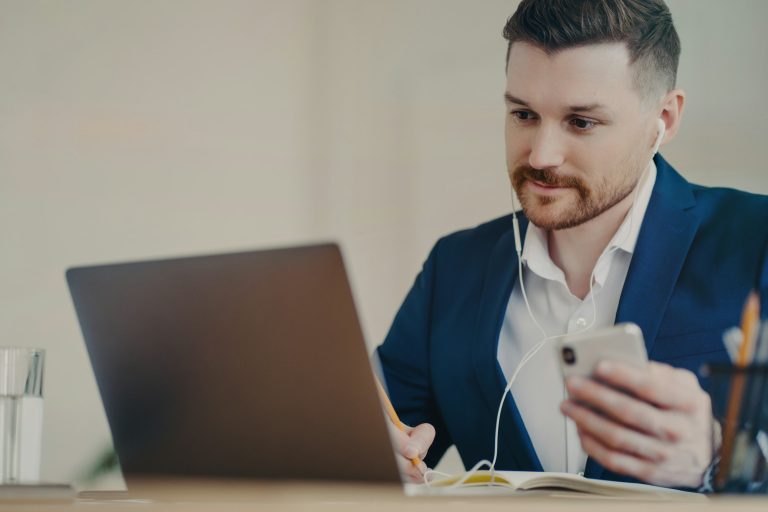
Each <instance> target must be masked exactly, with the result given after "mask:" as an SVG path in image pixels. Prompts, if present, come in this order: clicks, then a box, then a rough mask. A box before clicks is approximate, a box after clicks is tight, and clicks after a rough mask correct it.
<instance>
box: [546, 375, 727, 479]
mask: <svg viewBox="0 0 768 512" xmlns="http://www.w3.org/2000/svg"><path fill="white" fill-rule="evenodd" d="M595 377H596V378H597V379H599V381H597V380H595V379H585V378H578V377H572V378H570V379H568V381H567V382H566V386H567V388H568V393H569V395H570V399H568V400H565V401H563V403H562V404H561V406H560V410H561V411H562V412H563V414H565V415H566V416H568V417H569V418H571V419H572V420H573V421H574V422H575V423H576V428H577V429H578V432H579V438H580V440H581V446H582V448H583V449H584V451H585V452H586V453H587V454H588V455H590V456H591V457H593V458H594V459H595V460H597V461H598V462H599V463H600V464H602V465H603V467H605V468H606V469H609V470H611V471H615V472H617V473H622V474H625V475H629V476H633V477H635V478H637V479H639V480H643V481H645V482H648V483H651V484H654V485H662V486H669V487H698V486H699V485H700V484H701V481H702V477H703V474H704V472H705V471H706V469H707V466H708V465H709V464H710V462H711V460H712V455H713V454H712V448H713V447H712V444H713V442H712V439H713V437H712V435H713V432H712V428H713V427H712V425H713V419H712V404H711V401H710V398H709V395H708V394H707V393H706V392H704V390H702V389H701V387H700V386H699V382H698V380H697V379H696V376H695V375H694V374H693V373H691V372H689V371H688V370H683V369H678V368H673V367H672V366H669V365H666V364H662V363H657V362H650V363H649V364H648V365H647V366H646V367H644V368H637V367H635V366H630V365H627V364H623V363H619V362H608V361H602V362H601V363H600V364H599V365H598V367H597V370H596V372H595ZM622 391H623V392H622Z"/></svg>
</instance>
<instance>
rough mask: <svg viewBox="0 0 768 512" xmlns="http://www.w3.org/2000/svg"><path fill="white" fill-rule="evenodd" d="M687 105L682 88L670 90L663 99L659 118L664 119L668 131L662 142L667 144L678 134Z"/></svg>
mask: <svg viewBox="0 0 768 512" xmlns="http://www.w3.org/2000/svg"><path fill="white" fill-rule="evenodd" d="M684 106H685V92H684V91H683V90H682V89H674V90H672V91H669V92H668V93H667V94H666V95H665V96H664V99H662V101H661V114H659V118H660V119H661V120H662V121H664V124H665V125H666V127H667V132H666V134H665V135H664V139H662V141H661V143H662V144H666V143H667V142H669V141H671V140H672V139H674V138H675V135H677V130H678V129H679V128H680V123H681V121H682V119H683V107H684Z"/></svg>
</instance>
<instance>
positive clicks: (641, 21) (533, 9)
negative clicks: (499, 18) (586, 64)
mask: <svg viewBox="0 0 768 512" xmlns="http://www.w3.org/2000/svg"><path fill="white" fill-rule="evenodd" d="M504 39H506V40H507V41H509V45H508V46H507V62H509V51H510V49H511V48H512V45H513V44H514V43H515V42H518V41H520V42H527V43H530V44H532V45H534V46H537V47H539V48H541V49H543V50H544V51H546V52H547V53H556V52H558V51H560V50H563V49H566V48H574V47H578V46H586V45H589V44H598V43H619V42H623V43H625V44H626V45H627V49H628V50H629V63H630V65H634V66H635V86H636V87H637V89H638V90H639V91H640V93H641V94H646V95H651V94H653V93H661V92H662V89H663V92H668V91H671V90H672V89H674V88H675V83H676V81H677V65H678V62H679V60H680V39H679V38H678V36H677V31H676V30H675V26H674V24H673V23H672V15H671V14H670V12H669V8H668V7H667V5H666V4H665V3H664V1H663V0H522V2H520V5H519V6H518V7H517V11H515V14H513V15H512V17H511V18H509V20H507V24H506V26H505V27H504Z"/></svg>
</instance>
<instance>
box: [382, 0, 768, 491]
mask: <svg viewBox="0 0 768 512" xmlns="http://www.w3.org/2000/svg"><path fill="white" fill-rule="evenodd" d="M504 36H505V38H506V39H507V40H508V41H509V46H508V54H507V84H506V91H505V94H504V98H505V103H506V108H507V117H506V134H505V136H506V156H507V169H508V172H509V176H510V181H511V183H512V186H513V188H514V190H515V192H516V194H517V197H518V198H519V200H520V204H521V206H522V212H519V213H518V214H517V215H518V217H519V219H520V229H521V232H522V235H521V237H522V248H520V247H516V243H515V237H514V233H513V222H512V218H511V216H506V217H502V218H500V219H496V220H493V221H491V222H488V223H486V224H483V225H480V226H478V227H476V228H474V229H470V230H466V231H462V232H458V233H454V234H452V235H449V236H447V237H444V238H443V239H441V240H440V241H438V242H437V244H436V245H435V247H434V249H433V250H432V252H431V253H430V255H429V258H428V259H427V261H426V263H425V264H424V267H423V270H422V272H421V273H420V274H419V276H418V277H417V278H416V282H415V283H414V285H413V288H412V289H411V290H410V292H409V293H408V296H407V297H406V299H405V301H404V303H403V305H402V306H401V308H400V310H399V312H398V314H397V316H396V318H395V320H394V323H393V325H392V328H391V330H390V332H389V334H388V335H387V337H386V339H385V341H384V343H383V344H382V345H381V346H380V347H379V348H378V356H379V359H380V361H381V364H382V367H383V371H384V375H385V377H386V381H387V385H388V388H389V392H390V395H391V399H392V401H393V403H394V405H395V408H396V409H397V412H398V413H399V414H400V415H401V418H402V420H403V421H404V422H405V423H407V424H409V425H415V427H413V428H410V429H409V430H408V432H407V433H402V434H399V435H398V438H397V444H398V447H397V449H398V452H399V459H400V462H401V467H402V468H403V471H405V472H406V473H407V474H408V476H409V477H410V478H412V479H414V480H418V479H419V478H420V475H421V473H423V471H425V470H426V466H428V465H429V466H431V465H433V464H435V463H436V462H437V461H438V460H439V459H440V457H441V456H442V455H443V453H444V452H445V450H446V449H447V448H448V447H449V446H451V445H452V444H455V445H456V447H457V449H458V451H459V454H460V456H461V458H462V461H463V463H464V465H465V466H466V467H468V468H469V467H471V466H473V465H474V464H475V463H476V462H478V461H480V460H483V459H491V458H492V457H493V455H494V441H495V436H494V427H495V421H496V412H497V408H498V407H499V402H500V400H501V398H502V392H503V390H504V387H505V384H506V382H507V380H508V379H509V378H510V377H511V374H512V373H513V372H514V370H515V368H516V367H517V366H518V365H519V364H520V361H521V359H522V358H523V357H524V355H525V354H526V353H527V352H528V351H529V350H530V349H531V348H532V347H533V346H535V345H536V344H537V343H539V342H541V340H542V339H543V338H544V337H545V336H544V334H546V336H554V335H559V334H564V333H568V332H578V331H581V330H584V329H595V328H599V327H606V326H610V325H613V324H614V323H619V322H634V323H637V324H638V325H639V326H640V327H641V329H642V331H643V335H644V338H645V343H646V348H647V350H648V354H649V357H650V359H651V360H652V362H651V363H649V364H648V365H647V367H645V368H643V369H636V368H632V367H629V366H626V365H622V364H619V363H617V362H611V361H605V362H604V364H602V365H601V366H600V367H599V370H598V372H597V377H599V382H598V381H597V380H592V379H574V380H571V381H569V382H568V383H567V394H568V395H570V397H571V399H565V397H566V396H567V395H566V389H564V388H563V384H562V382H561V379H560V376H559V372H558V369H557V363H556V359H555V353H554V351H553V350H552V348H551V345H550V346H548V347H544V349H542V350H541V351H539V352H538V353H537V354H536V355H535V356H534V357H533V358H532V359H531V360H530V361H529V362H528V363H526V364H525V366H523V367H522V369H521V370H520V373H519V375H518V376H517V379H516V380H515V382H514V384H513V386H512V388H511V397H509V398H508V401H507V406H506V407H505V408H504V409H503V411H502V416H501V430H500V435H499V439H498V443H499V446H498V460H497V464H496V467H497V469H507V470H527V471H535V470H547V471H569V472H584V474H585V475H586V476H587V477H592V478H603V479H612V480H625V481H637V480H639V481H644V482H649V483H652V484H657V485H664V486H671V487H680V488H698V487H700V486H701V485H702V483H703V481H704V476H705V473H706V472H707V469H708V468H711V464H712V463H713V461H715V460H716V453H717V448H718V446H717V445H718V440H717V436H716V435H715V434H716V433H715V432H714V431H715V430H716V429H715V428H713V425H714V422H713V419H712V409H711V403H710V399H709V396H708V395H707V393H706V392H705V391H704V390H703V389H702V382H701V381H700V380H699V379H698V378H697V376H696V373H695V372H697V371H698V369H699V367H700V366H701V364H702V363H704V362H712V361H726V360H727V357H726V353H725V350H724V347H723V345H722V341H721V336H722V333H723V331H724V330H725V329H727V328H728V327H731V326H733V325H736V324H738V322H739V318H740V312H741V308H742V305H743V303H744V300H745V298H746V296H747V294H748V292H749V291H750V290H751V289H758V290H760V291H762V298H763V305H764V307H763V310H764V311H765V310H766V309H768V308H766V307H765V305H766V299H767V298H768V258H767V257H766V248H767V247H768V198H766V197H762V196H757V195H752V194H747V193H744V192H739V191H734V190H728V189H711V188H705V187H701V186H697V185H691V184H689V183H688V182H687V181H685V179H683V178H682V177H681V176H680V175H679V174H678V173H677V172H676V171H675V170H674V169H673V168H672V167H671V166H670V165H669V164H668V163H667V162H666V161H665V160H664V159H663V158H662V157H661V156H659V155H656V156H655V157H654V153H655V151H654V146H655V145H658V144H656V142H657V140H658V142H659V143H662V144H665V143H667V142H669V141H670V140H672V139H673V138H674V136H675V134H676V133H677V131H678V129H679V128H680V123H681V119H682V113H683V107H684V104H685V95H684V93H683V91H682V90H680V89H677V88H675V80H676V72H677V64H678V57H679V53H680V44H679V40H678V37H677V33H676V31H675V28H674V25H673V23H672V19H671V15H670V13H669V10H668V8H667V6H666V5H665V4H664V2H663V1H662V0H602V1H589V0H557V1H554V0H523V1H522V3H521V4H520V5H519V7H518V9H517V11H516V13H515V14H514V15H513V16H512V18H510V20H509V21H508V23H507V25H506V27H505V29H504ZM518 245H519V244H518ZM518 249H520V252H518ZM518 254H520V258H521V261H519V258H518ZM518 269H521V271H522V274H521V275H520V274H519V270H518ZM529 309H530V311H529ZM537 324H539V325H541V327H542V329H543V331H544V332H543V333H542V332H540V330H539V328H538V326H537ZM565 418H569V419H570V421H566V420H565ZM414 456H419V457H421V458H423V459H424V461H425V464H426V465H421V466H419V467H416V466H413V465H412V464H410V463H409V462H408V461H409V459H410V458H412V457H414Z"/></svg>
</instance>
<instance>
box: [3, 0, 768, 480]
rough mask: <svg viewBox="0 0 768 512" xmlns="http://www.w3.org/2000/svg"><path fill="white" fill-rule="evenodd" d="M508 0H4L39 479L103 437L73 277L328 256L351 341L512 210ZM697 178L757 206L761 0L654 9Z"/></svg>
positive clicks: (77, 462) (7, 127)
mask: <svg viewBox="0 0 768 512" xmlns="http://www.w3.org/2000/svg"><path fill="white" fill-rule="evenodd" d="M515 5H516V2H514V1H501V0H485V1H483V2H468V1H458V0H418V1H416V0H393V1H388V2H383V1H376V2H374V1H357V0H291V1H277V0H269V1H268V0H260V1H235V0H227V1H217V2H214V1H212V0H211V1H207V2H203V1H188V0H165V1H161V2H156V1H149V0H140V1H132V2H119V1H116V0H108V1H107V0H102V1H98V0H71V1H69V2H66V3H65V2H57V1H54V0H48V1H30V0H14V1H10V0H0V73H2V80H0V344H3V345H11V344H13V345H28V346H32V345H35V346H42V347H44V348H46V349H48V353H49V354H48V367H47V369H46V421H45V434H44V444H45V455H44V467H43V473H44V477H45V478H46V479H50V480H69V479H73V478H74V479H77V478H79V476H80V475H81V474H82V472H83V471H84V470H85V468H86V467H87V466H89V465H90V464H91V463H92V460H93V458H94V457H96V456H97V454H98V453H99V452H101V451H102V450H103V449H104V447H105V446H108V445H109V433H108V430H107V426H106V421H105V419H104V415H103V412H102V409H101V404H100V402H99V398H98V393H97V390H96V387H95V384H94V381H93V377H92V374H91V370H90V367H89V363H88V360H87V356H86V354H85V351H84V348H83V344H82V341H81V337H80V333H79V329H78V326H77V323H76V320H75V317H74V313H73V311H72V307H71V303H70V300H69V296H68V293H67V290H66V286H65V283H64V278H63V271H64V269H65V268H66V267H68V266H71V265H74V264H83V263H92V262H105V261H114V260H126V259H134V258H147V257H154V256H161V255H162V256H168V255H178V254H192V253H198V252H211V251H224V250H230V249H242V248H251V247H264V246H274V245H280V244H293V243H301V242H305V241H311V240H319V239H326V238H334V239H338V240H341V242H342V244H343V246H344V248H345V250H346V255H347V259H348V264H349V267H350V271H351V274H352V278H353V283H354V287H355V290H356V294H357V299H358V305H359V307H360V310H361V311H360V313H361V316H362V318H363V322H364V325H365V330H366V334H367V337H368V341H369V344H370V345H371V347H372V346H374V345H375V344H376V343H378V342H379V341H380V340H381V339H382V338H383V336H384V334H385V333H386V329H387V327H388V325H389V322H390V321H391V319H392V316H393V315H394V312H395V310H396V308H397V307H398V305H399V302H400V301H401V300H402V297H403V295H404V294H405V292H406V291H407V288H408V286H409V285H410V283H411V281H412V279H413V277H414V275H415V273H416V272H417V270H418V268H419V266H420V264H421V261H422V260H423V258H424V257H425V255H426V252H427V251H428V249H429V247H430V246H431V244H432V243H433V242H434V240H435V239H436V238H437V237H438V236H439V235H441V234H444V233H446V232H449V231H452V230H455V229H458V228H461V227H466V226H470V225H474V224H476V223H478V222H481V221H482V220H484V219H488V218H491V217H493V216H497V215H501V214H503V213H505V212H506V211H507V208H508V188H507V183H506V176H505V169H504V155H503V139H502V123H503V114H504V112H503V111H504V109H503V103H502V101H501V95H502V92H503V86H504V71H503V67H504V53H505V45H504V41H503V40H502V38H501V35H500V34H501V29H502V27H503V25H504V21H505V20H506V18H507V16H508V15H510V14H511V13H512V12H513V10H514V6H515ZM669 5H670V8H671V10H672V13H673V16H674V18H675V20H676V23H677V26H678V30H679V32H680V35H681V39H682V42H683V57H682V61H681V68H680V80H679V82H680V85H681V86H682V87H683V88H685V89H686V91H687V92H688V106H687V108H686V112H685V121H684V126H683V129H682V131H681V132H680V134H679V136H678V138H677V140H676V141H674V142H673V143H672V144H671V145H670V146H668V147H665V148H664V149H663V153H664V154H665V155H666V156H667V157H668V158H669V159H670V160H671V161H672V162H673V164H675V165H676V166H677V167H678V168H679V170H681V171H682V172H683V173H684V174H686V175H687V176H688V177H689V178H691V179H692V180H694V181H698V182H702V183H705V184H725V185H730V186H737V187H740V188H745V189H749V190H752V191H755V192H761V193H768V173H766V172H765V170H764V166H765V162H766V161H768V145H766V144H765V142H764V127H765V126H766V122H768V107H767V106H766V99H765V95H764V91H766V90H768V61H767V60H766V58H765V54H766V50H767V49H768V35H766V33H765V32H764V31H763V30H762V26H761V20H764V19H766V17H768V3H766V2H763V1H761V0H752V1H746V0H741V1H734V2H727V3H723V2H715V1H709V0H708V1H701V0H697V1H694V0H674V1H672V0H670V1H669Z"/></svg>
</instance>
